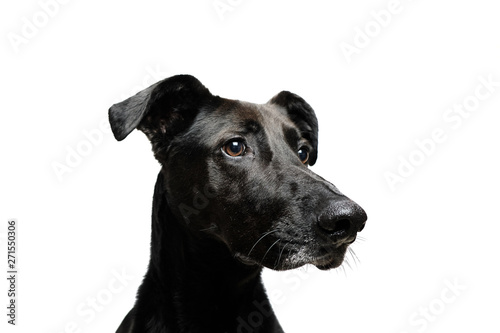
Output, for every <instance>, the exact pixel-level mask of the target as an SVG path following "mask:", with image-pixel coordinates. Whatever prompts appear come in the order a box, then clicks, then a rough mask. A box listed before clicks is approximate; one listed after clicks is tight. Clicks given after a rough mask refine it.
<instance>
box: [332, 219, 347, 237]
mask: <svg viewBox="0 0 500 333" xmlns="http://www.w3.org/2000/svg"><path fill="white" fill-rule="evenodd" d="M350 226H351V221H349V220H348V219H341V220H338V221H337V223H335V226H334V228H333V230H332V231H331V233H332V234H333V235H336V236H340V235H343V234H345V233H346V232H347V230H349V227H350Z"/></svg>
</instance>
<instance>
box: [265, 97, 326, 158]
mask: <svg viewBox="0 0 500 333" xmlns="http://www.w3.org/2000/svg"><path fill="white" fill-rule="evenodd" d="M268 103H269V104H275V105H279V106H281V107H283V108H285V110H286V111H287V113H288V117H289V118H290V119H291V120H292V121H293V122H294V123H295V125H296V126H297V127H298V128H299V130H300V132H301V134H302V137H303V138H304V139H306V140H308V141H309V142H310V143H311V145H312V146H313V151H311V152H310V156H309V165H314V163H316V159H317V157H318V119H316V114H315V113H314V110H313V109H312V107H311V106H310V105H309V104H307V102H306V101H304V99H302V97H300V96H297V95H295V94H293V93H291V92H289V91H282V92H280V93H279V94H277V95H276V96H274V97H273V98H271V100H270V101H269V102H268Z"/></svg>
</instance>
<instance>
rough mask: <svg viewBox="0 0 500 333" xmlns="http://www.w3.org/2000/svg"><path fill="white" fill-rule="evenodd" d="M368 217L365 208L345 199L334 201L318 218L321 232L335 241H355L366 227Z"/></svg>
mask: <svg viewBox="0 0 500 333" xmlns="http://www.w3.org/2000/svg"><path fill="white" fill-rule="evenodd" d="M366 220H367V216H366V213H365V211H364V210H363V208H361V207H360V206H359V205H358V204H356V203H355V202H354V201H352V200H350V199H348V198H346V197H343V198H341V199H336V200H332V201H331V202H330V203H329V204H328V206H327V207H326V209H324V210H323V212H322V213H321V214H320V215H319V216H318V223H317V224H318V227H319V230H320V232H322V233H323V234H327V235H328V236H330V238H332V239H333V240H339V241H340V240H344V239H345V240H351V239H352V241H354V239H355V236H356V234H357V233H358V232H360V231H361V230H363V228H364V227H365V224H366Z"/></svg>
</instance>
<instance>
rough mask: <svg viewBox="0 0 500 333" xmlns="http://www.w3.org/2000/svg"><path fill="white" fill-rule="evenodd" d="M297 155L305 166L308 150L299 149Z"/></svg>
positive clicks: (305, 148)
mask: <svg viewBox="0 0 500 333" xmlns="http://www.w3.org/2000/svg"><path fill="white" fill-rule="evenodd" d="M297 155H298V156H299V158H300V161H301V162H302V163H304V164H306V163H307V161H308V160H309V148H307V147H300V149H299V151H298V152H297Z"/></svg>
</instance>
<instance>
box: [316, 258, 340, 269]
mask: <svg viewBox="0 0 500 333" xmlns="http://www.w3.org/2000/svg"><path fill="white" fill-rule="evenodd" d="M343 262H344V256H343V255H342V256H332V257H330V258H320V259H318V260H316V261H314V262H312V263H311V264H313V265H314V266H316V267H317V268H318V269H320V270H322V271H327V270H329V269H333V268H337V267H339V266H340V265H342V263H343Z"/></svg>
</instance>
